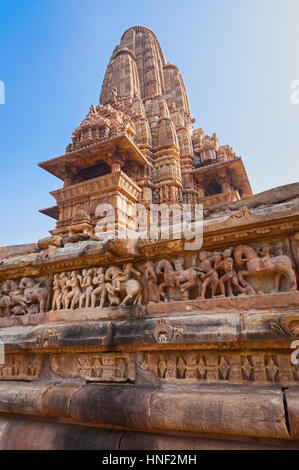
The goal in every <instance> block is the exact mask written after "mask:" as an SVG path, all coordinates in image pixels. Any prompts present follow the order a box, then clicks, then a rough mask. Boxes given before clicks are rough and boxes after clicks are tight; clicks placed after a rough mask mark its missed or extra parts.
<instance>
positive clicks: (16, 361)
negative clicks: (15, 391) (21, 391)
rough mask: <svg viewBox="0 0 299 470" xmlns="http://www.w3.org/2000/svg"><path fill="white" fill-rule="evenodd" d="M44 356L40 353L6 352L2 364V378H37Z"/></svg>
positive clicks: (0, 374) (0, 373)
mask: <svg viewBox="0 0 299 470" xmlns="http://www.w3.org/2000/svg"><path fill="white" fill-rule="evenodd" d="M43 362H44V357H43V356H41V355H39V354H5V364H0V380H37V379H38V378H39V375H40V373H41V370H42V365H43Z"/></svg>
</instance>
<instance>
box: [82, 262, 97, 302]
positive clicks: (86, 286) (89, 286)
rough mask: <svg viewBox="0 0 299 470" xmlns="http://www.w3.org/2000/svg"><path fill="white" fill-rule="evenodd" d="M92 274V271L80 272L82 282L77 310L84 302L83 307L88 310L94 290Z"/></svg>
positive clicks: (84, 270)
mask: <svg viewBox="0 0 299 470" xmlns="http://www.w3.org/2000/svg"><path fill="white" fill-rule="evenodd" d="M93 274H94V269H93V268H91V269H83V271H82V282H81V288H82V291H83V292H82V294H81V295H80V299H79V308H82V307H83V304H84V302H85V307H86V308H89V307H90V304H91V294H92V291H93V289H94V286H93Z"/></svg>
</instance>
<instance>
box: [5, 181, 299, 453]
mask: <svg viewBox="0 0 299 470" xmlns="http://www.w3.org/2000/svg"><path fill="white" fill-rule="evenodd" d="M298 190H299V187H298V184H294V185H289V186H285V187H282V188H276V189H275V190H271V191H267V192H265V193H261V194H260V195H256V196H253V197H251V198H248V199H245V200H243V201H239V202H235V203H231V204H225V205H222V206H218V207H217V208H214V209H212V210H209V211H206V212H205V217H204V245H203V247H202V249H201V250H200V251H186V250H185V249H184V240H182V239H179V240H169V241H160V242H156V243H154V244H153V243H150V242H149V241H146V240H143V241H140V242H134V243H132V242H129V241H127V240H115V241H110V242H108V243H106V244H103V243H101V242H99V241H96V240H93V239H89V240H88V239H87V240H85V241H76V239H75V238H73V243H71V241H72V240H66V241H65V240H63V239H60V238H59V237H57V236H53V237H49V238H47V239H44V240H40V241H39V243H38V244H37V245H30V246H21V247H15V248H14V249H13V248H2V249H1V250H0V256H1V261H0V341H1V342H3V343H4V344H5V364H3V365H1V366H0V424H1V426H0V447H1V448H2V449H8V448H13V449H23V448H50V449H60V448H65V449H71V448H96V449H99V448H105V449H107V448H109V449H115V448H120V449H137V448H140V449H145V448H147V449H159V448H160V449H171V448H176V449H180V448H182V449H188V448H189V449H190V448H192V449H195V448H198V449H204V448H227V449H239V448H244V449H246V448H276V447H284V448H289V447H290V448H292V447H294V446H295V447H296V446H297V444H298V443H297V439H299V424H298V423H299V421H298V420H299V402H298V390H299V365H297V364H294V363H292V360H291V353H292V352H293V350H292V349H291V343H292V341H294V340H296V338H297V339H299V292H298V272H299V236H298V233H299V217H298V215H299V196H298V194H299V191H298ZM42 430H43V431H42Z"/></svg>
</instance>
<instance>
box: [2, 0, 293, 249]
mask: <svg viewBox="0 0 299 470" xmlns="http://www.w3.org/2000/svg"><path fill="white" fill-rule="evenodd" d="M298 24H299V0H184V1H181V0H179V1H178V0H159V1H158V0H126V1H124V0H114V1H110V2H109V1H107V0H105V1H102V0H84V1H82V0H0V80H2V81H3V82H4V83H5V104H4V105H0V156H1V186H0V196H1V231H0V245H7V244H17V243H27V242H34V241H36V240H38V239H39V238H42V237H45V236H47V234H48V230H50V229H52V228H54V225H55V223H54V221H53V220H52V219H50V218H48V217H46V216H44V215H42V214H39V213H38V209H41V208H45V207H49V206H52V205H54V204H55V200H54V199H53V198H52V197H51V196H50V195H49V191H52V190H54V189H58V188H60V187H61V182H60V181H59V180H58V179H56V178H55V177H53V176H51V175H50V174H47V173H46V172H45V171H43V170H42V169H40V168H38V167H37V163H38V162H39V161H43V160H47V159H49V158H52V157H55V156H57V155H61V154H63V153H64V150H65V147H66V145H67V144H68V143H69V141H70V138H71V135H72V131H73V129H74V128H75V127H76V126H77V125H78V124H79V123H80V121H81V120H82V119H83V117H84V116H85V115H86V113H87V112H88V110H89V106H90V105H91V104H97V102H98V98H99V93H100V88H101V84H102V80H103V77H104V73H105V70H106V66H107V63H108V60H109V58H110V56H111V53H112V51H113V48H114V47H115V45H117V44H118V43H119V40H120V38H121V35H122V33H123V32H124V31H125V30H126V29H127V28H129V27H130V26H135V25H142V26H146V27H148V28H150V29H152V30H153V31H154V32H155V34H156V35H157V37H158V40H159V41H160V44H161V46H162V49H163V51H164V53H165V56H166V60H167V61H170V62H172V63H174V64H176V65H177V66H178V67H179V68H180V71H181V73H182V76H183V79H184V81H185V84H186V88H187V92H188V94H189V98H190V103H191V110H192V113H193V117H194V118H196V123H195V126H196V127H202V128H203V129H204V130H205V131H206V132H207V133H208V134H212V133H213V132H216V133H217V136H218V138H219V140H220V142H221V144H229V145H231V146H233V148H234V150H235V151H236V153H237V155H239V156H242V157H243V160H244V164H245V166H246V169H247V173H248V176H249V178H250V181H251V184H252V188H253V191H254V192H255V193H256V192H260V191H263V190H266V189H269V188H271V187H275V186H280V185H284V184H288V183H293V182H296V181H298V180H299V178H298V176H299V162H298V152H299V104H297V105H294V104H291V100H290V95H291V92H292V90H291V83H292V82H293V81H294V80H299V27H298Z"/></svg>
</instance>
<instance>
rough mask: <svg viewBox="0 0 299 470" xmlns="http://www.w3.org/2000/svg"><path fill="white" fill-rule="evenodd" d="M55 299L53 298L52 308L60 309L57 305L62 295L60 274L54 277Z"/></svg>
mask: <svg viewBox="0 0 299 470" xmlns="http://www.w3.org/2000/svg"><path fill="white" fill-rule="evenodd" d="M52 289H53V299H52V310H55V308H57V310H59V309H58V306H57V299H58V298H59V295H60V277H59V274H54V279H53V286H52Z"/></svg>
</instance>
